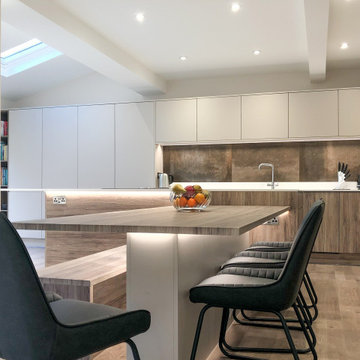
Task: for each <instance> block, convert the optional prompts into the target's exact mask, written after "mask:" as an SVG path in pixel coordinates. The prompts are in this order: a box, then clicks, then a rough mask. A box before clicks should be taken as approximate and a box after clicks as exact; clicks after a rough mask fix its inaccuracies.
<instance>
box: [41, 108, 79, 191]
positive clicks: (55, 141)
mask: <svg viewBox="0 0 360 360" xmlns="http://www.w3.org/2000/svg"><path fill="white" fill-rule="evenodd" d="M77 155H78V154H77V108H76V107H57V108H45V109H44V110H43V187H44V188H47V189H61V188H62V189H64V188H65V189H76V188H77Z"/></svg>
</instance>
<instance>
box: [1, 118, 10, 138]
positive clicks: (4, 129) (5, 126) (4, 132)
mask: <svg viewBox="0 0 360 360" xmlns="http://www.w3.org/2000/svg"><path fill="white" fill-rule="evenodd" d="M0 132H1V136H8V122H7V121H3V120H1V130H0Z"/></svg>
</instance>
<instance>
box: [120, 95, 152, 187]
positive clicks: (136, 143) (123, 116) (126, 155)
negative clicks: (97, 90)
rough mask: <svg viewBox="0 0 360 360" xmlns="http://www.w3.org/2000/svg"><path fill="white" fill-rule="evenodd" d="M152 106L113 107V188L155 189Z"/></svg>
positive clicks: (143, 104)
mask: <svg viewBox="0 0 360 360" xmlns="http://www.w3.org/2000/svg"><path fill="white" fill-rule="evenodd" d="M154 110H155V109H154V103H152V102H143V103H134V104H119V105H116V106H115V138H116V140H115V143H116V157H115V158H116V161H115V162H116V165H115V168H116V187H118V188H138V187H155V116H154Z"/></svg>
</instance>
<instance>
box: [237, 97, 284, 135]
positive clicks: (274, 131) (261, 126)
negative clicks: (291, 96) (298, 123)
mask: <svg viewBox="0 0 360 360" xmlns="http://www.w3.org/2000/svg"><path fill="white" fill-rule="evenodd" d="M288 114H289V110H288V94H287V93H286V94H266V95H247V96H242V138H243V139H245V140H251V139H286V138H288V135H289V133H288V132H289V123H288Z"/></svg>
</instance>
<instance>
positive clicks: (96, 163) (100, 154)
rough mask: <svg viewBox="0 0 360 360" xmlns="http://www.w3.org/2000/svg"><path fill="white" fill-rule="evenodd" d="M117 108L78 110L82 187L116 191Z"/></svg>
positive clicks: (79, 170) (79, 171)
mask: <svg viewBox="0 0 360 360" xmlns="http://www.w3.org/2000/svg"><path fill="white" fill-rule="evenodd" d="M114 130H115V111H114V105H91V106H80V107H79V109H78V187H79V188H80V189H84V188H85V189H86V188H88V189H99V188H113V187H115V134H114Z"/></svg>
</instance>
